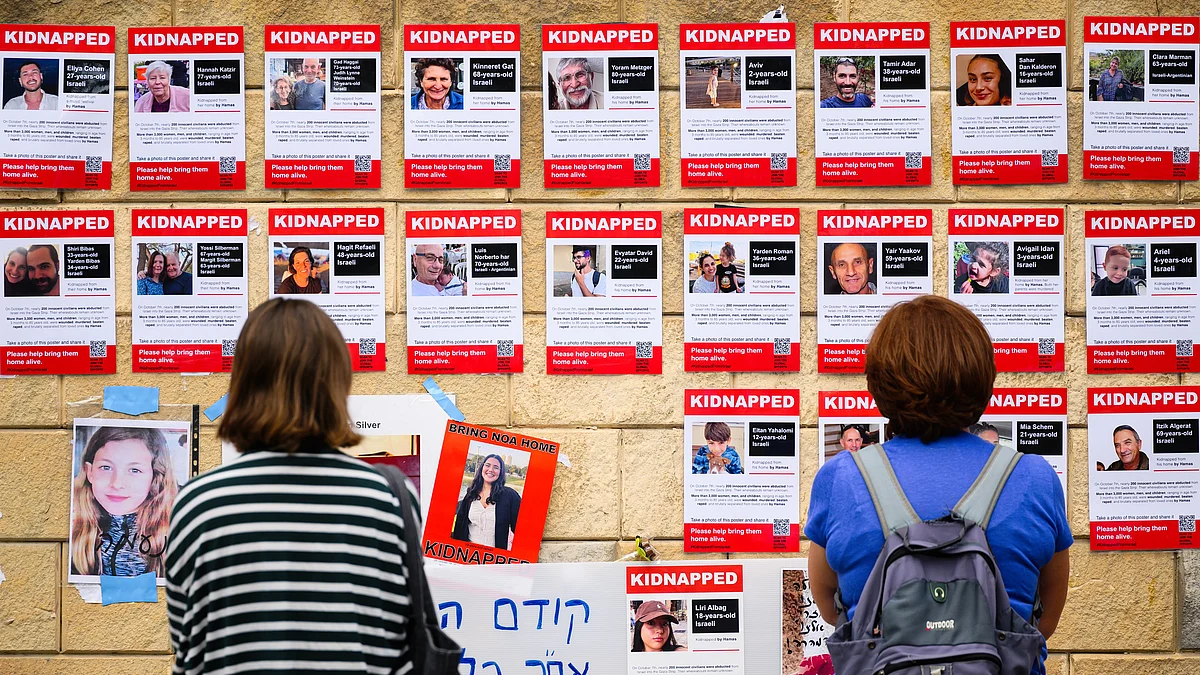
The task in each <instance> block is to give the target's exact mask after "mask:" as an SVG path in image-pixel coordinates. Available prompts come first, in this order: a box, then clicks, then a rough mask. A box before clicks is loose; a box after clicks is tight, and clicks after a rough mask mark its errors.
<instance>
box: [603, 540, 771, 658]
mask: <svg viewBox="0 0 1200 675" xmlns="http://www.w3.org/2000/svg"><path fill="white" fill-rule="evenodd" d="M625 578H626V587H625V599H626V602H627V603H628V604H627V607H628V612H627V616H626V617H625V619H626V624H627V625H628V626H629V628H628V629H627V630H628V644H629V649H628V664H629V667H628V672H629V673H630V675H651V674H652V673H660V672H663V671H664V670H665V669H669V670H670V671H671V672H674V673H681V674H688V675H697V674H699V673H713V672H717V673H727V674H729V675H742V673H745V672H747V671H746V669H745V666H746V647H747V645H746V641H745V637H744V635H743V629H744V627H745V625H746V617H745V616H744V615H743V611H744V610H745V607H746V604H745V598H744V597H743V592H742V591H743V580H744V576H743V567H742V565H739V564H706V565H698V566H695V567H683V566H676V565H654V566H653V567H638V566H632V565H631V566H629V567H626V568H625Z"/></svg>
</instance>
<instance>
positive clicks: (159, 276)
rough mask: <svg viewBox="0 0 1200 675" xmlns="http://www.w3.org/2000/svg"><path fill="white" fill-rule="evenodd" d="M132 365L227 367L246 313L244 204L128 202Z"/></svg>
mask: <svg viewBox="0 0 1200 675" xmlns="http://www.w3.org/2000/svg"><path fill="white" fill-rule="evenodd" d="M132 220H133V223H132V232H133V239H132V246H131V249H130V252H131V254H132V256H133V261H132V262H133V264H132V266H131V267H132V272H133V278H132V286H131V288H132V290H133V372H135V373H228V372H230V371H231V370H232V368H233V353H234V351H235V349H236V347H237V338H238V334H239V333H241V331H242V323H243V322H244V321H245V320H246V313H247V307H248V304H247V302H248V301H247V292H248V287H249V284H248V278H247V267H246V247H247V238H246V234H247V231H246V227H247V225H246V223H247V217H246V209H133V212H132Z"/></svg>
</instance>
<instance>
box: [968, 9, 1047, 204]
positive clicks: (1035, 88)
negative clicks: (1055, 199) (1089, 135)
mask: <svg viewBox="0 0 1200 675" xmlns="http://www.w3.org/2000/svg"><path fill="white" fill-rule="evenodd" d="M1066 62H1067V30H1066V21H1064V20H1062V19H1052V20H1032V19H1025V20H1017V21H952V22H951V23H950V80H951V85H952V87H953V91H952V92H951V110H952V112H953V115H952V125H953V153H954V160H953V161H954V184H955V185H1014V184H1021V183H1065V182H1067V74H1066Z"/></svg>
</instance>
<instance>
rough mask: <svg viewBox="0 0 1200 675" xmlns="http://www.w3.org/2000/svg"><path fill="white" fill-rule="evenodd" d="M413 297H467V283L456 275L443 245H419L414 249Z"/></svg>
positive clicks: (411, 279) (411, 281)
mask: <svg viewBox="0 0 1200 675" xmlns="http://www.w3.org/2000/svg"><path fill="white" fill-rule="evenodd" d="M413 249H414V251H413V254H412V272H411V273H410V275H409V277H410V279H409V281H410V283H412V295H413V297H414V298H416V297H422V296H423V297H438V296H440V297H450V296H463V295H466V281H465V280H464V279H461V278H460V277H459V276H458V275H456V274H455V273H454V268H453V266H452V265H451V264H450V261H448V260H447V257H446V247H445V246H443V245H442V244H417V245H416V246H414V247H413Z"/></svg>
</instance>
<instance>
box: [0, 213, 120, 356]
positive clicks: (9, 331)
mask: <svg viewBox="0 0 1200 675" xmlns="http://www.w3.org/2000/svg"><path fill="white" fill-rule="evenodd" d="M0 221H2V222H3V228H2V229H0V246H2V247H3V250H4V254H5V257H4V323H3V325H2V326H0V345H2V347H3V350H4V360H3V362H2V363H0V375H111V374H114V373H116V372H117V345H116V341H117V321H116V282H115V279H114V277H113V269H114V263H113V248H114V240H113V237H114V234H113V233H114V231H115V230H114V226H113V212H112V210H111V209H107V210H90V211H67V210H51V209H47V210H33V211H0Z"/></svg>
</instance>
